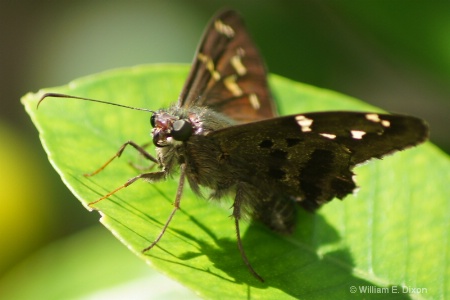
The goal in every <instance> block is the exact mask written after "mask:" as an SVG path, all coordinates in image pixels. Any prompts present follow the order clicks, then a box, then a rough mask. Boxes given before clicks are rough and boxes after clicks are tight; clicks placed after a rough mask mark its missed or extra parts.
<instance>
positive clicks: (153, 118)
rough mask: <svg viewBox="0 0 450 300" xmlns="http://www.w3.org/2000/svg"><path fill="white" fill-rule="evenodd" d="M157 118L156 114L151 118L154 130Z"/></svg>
mask: <svg viewBox="0 0 450 300" xmlns="http://www.w3.org/2000/svg"><path fill="white" fill-rule="evenodd" d="M155 118H156V116H155V114H153V115H152V116H151V117H150V125H152V127H153V128H155Z"/></svg>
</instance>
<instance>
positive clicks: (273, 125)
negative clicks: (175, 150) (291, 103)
mask: <svg viewBox="0 0 450 300" xmlns="http://www.w3.org/2000/svg"><path fill="white" fill-rule="evenodd" d="M427 136H428V129H427V126H426V125H425V124H424V122H423V121H422V120H420V119H417V118H414V117H409V116H402V115H384V114H383V115H381V114H375V113H354V112H324V113H309V114H301V115H293V116H286V117H280V118H275V119H271V120H265V121H260V122H255V123H251V124H244V125H237V126H232V127H229V128H225V129H222V130H219V131H215V132H212V133H211V134H209V135H208V137H209V138H211V139H213V140H214V143H215V144H218V145H219V147H220V149H221V152H222V153H223V157H224V158H226V160H227V162H226V163H227V164H230V165H231V166H233V168H235V169H236V170H238V172H236V176H240V180H243V181H246V182H251V183H252V184H254V185H255V186H259V187H260V188H261V189H265V190H267V193H269V192H270V191H273V190H277V191H280V193H282V194H284V195H285V196H287V197H291V198H294V199H296V200H297V201H299V202H300V204H301V205H303V206H304V207H306V208H308V209H315V208H317V207H319V206H320V205H322V204H324V203H326V202H328V201H330V200H332V199H333V198H335V197H337V198H340V199H342V198H344V197H345V196H346V195H347V194H349V193H351V192H352V191H353V190H354V188H355V187H356V185H355V183H354V181H353V178H352V177H353V173H352V172H351V169H352V168H353V167H354V166H355V165H357V164H360V163H362V162H364V161H367V160H369V159H370V158H373V157H377V158H381V157H382V156H384V155H386V154H390V153H392V152H395V151H397V150H403V149H406V148H408V147H412V146H414V145H417V144H419V143H421V142H423V141H424V140H425V139H426V138H427Z"/></svg>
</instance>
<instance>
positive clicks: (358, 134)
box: [350, 130, 366, 140]
mask: <svg viewBox="0 0 450 300" xmlns="http://www.w3.org/2000/svg"><path fill="white" fill-rule="evenodd" d="M350 133H351V134H352V138H354V139H355V140H360V139H362V137H363V136H364V135H365V134H366V132H365V131H361V130H351V131H350Z"/></svg>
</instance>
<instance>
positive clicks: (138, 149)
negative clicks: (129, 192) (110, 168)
mask: <svg viewBox="0 0 450 300" xmlns="http://www.w3.org/2000/svg"><path fill="white" fill-rule="evenodd" d="M128 145H130V146H132V147H133V148H134V149H136V150H137V151H138V152H139V153H140V154H142V155H143V156H144V157H145V158H146V159H148V160H151V161H152V162H154V163H155V164H159V162H158V160H157V159H156V158H154V157H153V156H152V155H151V154H150V153H148V152H147V151H145V149H144V147H145V146H139V145H138V144H136V143H135V142H133V141H128V142H126V143H124V144H123V145H122V146H120V148H119V151H117V153H116V154H115V155H114V156H113V157H111V158H110V159H109V160H108V161H107V162H106V163H104V164H103V165H102V166H101V167H100V168H99V169H97V170H96V171H94V172H92V173H88V174H84V176H85V177H91V176H94V175H96V174H98V173H100V172H101V171H103V169H105V168H106V166H107V165H109V164H110V163H111V162H112V161H113V160H114V159H115V158H116V157H120V156H121V155H122V152H123V151H124V150H125V148H126V147H127V146H128Z"/></svg>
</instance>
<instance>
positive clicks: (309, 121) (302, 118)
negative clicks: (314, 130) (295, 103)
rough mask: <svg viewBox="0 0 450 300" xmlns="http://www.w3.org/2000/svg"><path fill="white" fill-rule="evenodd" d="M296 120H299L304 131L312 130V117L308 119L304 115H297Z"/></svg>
mask: <svg viewBox="0 0 450 300" xmlns="http://www.w3.org/2000/svg"><path fill="white" fill-rule="evenodd" d="M295 121H297V124H298V125H300V127H301V129H302V131H303V132H309V131H311V125H312V123H313V120H312V119H308V118H307V117H305V116H303V115H298V116H295Z"/></svg>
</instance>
